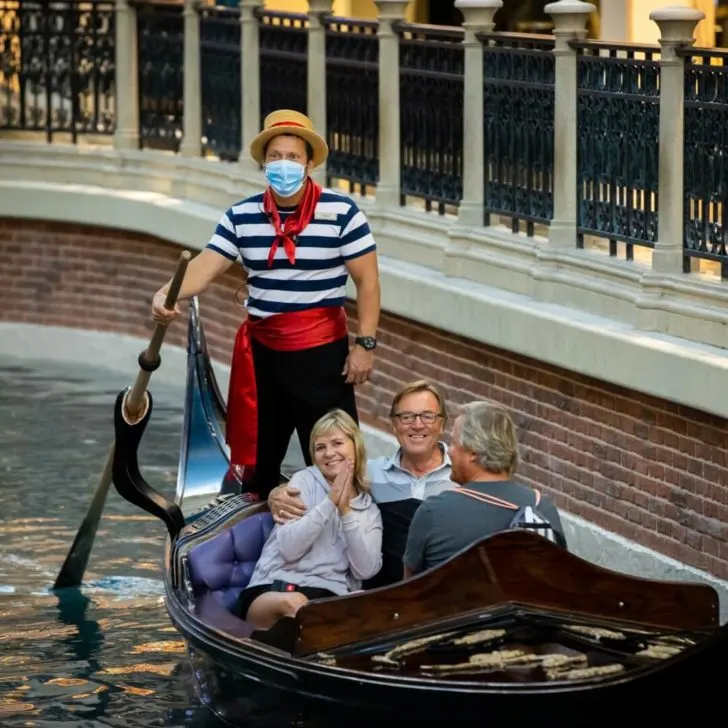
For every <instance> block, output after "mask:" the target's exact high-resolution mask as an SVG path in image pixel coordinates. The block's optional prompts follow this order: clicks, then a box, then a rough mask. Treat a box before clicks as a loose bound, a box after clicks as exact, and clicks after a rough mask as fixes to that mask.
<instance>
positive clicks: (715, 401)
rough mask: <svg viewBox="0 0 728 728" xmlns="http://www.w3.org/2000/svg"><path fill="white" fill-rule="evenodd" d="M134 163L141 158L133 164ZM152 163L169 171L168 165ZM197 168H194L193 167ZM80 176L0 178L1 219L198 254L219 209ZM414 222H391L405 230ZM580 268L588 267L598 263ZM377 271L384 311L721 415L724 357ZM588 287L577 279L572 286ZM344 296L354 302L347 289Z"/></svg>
mask: <svg viewBox="0 0 728 728" xmlns="http://www.w3.org/2000/svg"><path fill="white" fill-rule="evenodd" d="M100 156H101V158H102V160H101V161H103V160H106V159H107V158H108V157H109V156H110V153H109V152H107V151H103V152H102V153H101V155H100ZM158 156H161V155H158ZM94 157H95V155H94ZM138 157H141V154H140V155H137V157H135V158H134V159H135V160H137V158H138ZM97 161H98V160H97ZM142 161H143V160H142ZM158 161H159V164H160V165H162V166H167V165H170V164H171V163H172V162H173V161H174V158H171V157H168V158H165V157H162V159H161V160H158ZM199 166H201V165H200V163H199V162H198V161H197V160H195V161H194V163H193V164H192V167H199ZM82 169H83V168H81V171H82ZM108 172H109V170H106V172H105V177H106V181H107V182H108ZM77 176H78V174H74V175H73V176H69V178H67V179H66V180H65V181H63V182H61V181H56V182H51V181H48V182H41V181H28V182H25V181H14V182H9V181H4V180H0V216H4V217H15V218H31V219H38V218H43V219H47V220H51V221H56V222H67V223H82V224H89V225H99V226H103V227H110V228H118V229H123V230H129V231H133V232H140V233H145V234H149V235H154V236H157V237H160V238H162V239H166V240H169V241H170V242H173V243H176V244H178V245H181V246H185V247H187V248H190V249H193V250H199V249H201V248H202V247H203V246H204V244H205V242H206V241H207V239H208V238H209V236H210V234H211V231H212V229H213V227H214V225H215V223H216V221H217V219H218V217H219V215H220V211H221V208H222V204H221V206H220V207H219V208H215V207H212V206H211V205H208V204H202V203H199V202H192V201H189V200H183V199H180V198H175V197H172V196H170V195H169V194H168V193H167V192H166V191H149V190H144V189H113V188H110V187H102V186H98V185H86V184H79V183H78V182H74V181H73V177H77ZM160 186H163V185H160ZM168 186H169V185H167V187H168ZM41 199H42V204H41V205H39V200H41ZM223 204H224V203H223ZM228 204H229V202H228ZM39 213H40V214H39ZM370 214H371V213H370ZM413 214H415V213H412V212H409V213H407V214H403V215H401V216H397V217H398V218H399V220H400V222H403V221H405V220H406V219H407V218H408V217H409V216H411V215H413ZM385 215H391V213H385ZM371 217H372V225H373V227H374V228H375V231H377V228H378V218H381V217H383V215H382V214H381V213H379V214H377V213H376V211H375V213H374V214H371ZM423 218H425V216H424V215H423V217H422V218H419V222H420V224H421V225H426V224H427V222H429V221H426V220H424V219H423ZM432 224H436V225H438V226H440V225H444V224H445V223H444V222H443V221H433V222H432ZM377 234H378V232H377ZM392 252H396V251H392ZM443 252H444V248H443ZM587 262H588V263H589V265H590V266H591V267H593V266H594V265H596V263H594V262H593V261H587ZM380 264H381V275H382V303H383V307H384V309H385V310H387V311H390V312H392V313H395V314H398V315H400V316H403V317H406V318H409V319H411V320H413V321H417V322H420V323H425V324H428V325H431V326H435V327H438V328H441V329H443V330H446V331H451V332H452V333H455V334H458V335H461V336H464V337H468V338H471V339H473V340H475V341H479V342H482V343H485V344H488V345H491V346H496V347H499V348H502V349H505V350H507V351H511V352H514V353H517V354H521V355H523V356H527V357H530V358H533V359H535V360H538V361H543V362H547V363H550V364H553V365H555V366H560V367H563V368H565V369H567V370H571V371H575V372H578V373H581V374H585V375H588V376H592V377H595V378H597V379H601V380H603V381H606V382H610V383H612V384H616V385H618V386H622V387H625V388H627V389H635V390H637V391H640V392H643V393H645V394H649V395H652V396H654V397H658V398H662V399H667V400H670V401H673V402H677V403H678V404H683V405H686V406H688V407H692V408H696V409H701V410H703V411H705V412H709V413H711V414H715V415H719V416H721V417H728V389H726V388H725V387H724V386H723V382H724V381H725V377H726V374H727V373H728V357H726V356H725V351H724V350H722V349H719V348H717V347H712V346H708V345H704V344H699V343H695V342H691V341H688V340H686V339H679V338H675V337H670V336H667V335H664V334H660V333H653V332H647V331H641V330H639V329H637V328H635V327H634V326H631V325H629V324H627V323H621V322H619V321H616V320H614V319H608V318H605V317H601V316H596V315H592V314H589V313H586V312H584V311H583V310H579V309H578V308H575V307H568V306H564V305H559V304H557V303H553V302H548V301H537V300H534V299H533V298H532V297H529V296H527V295H523V294H517V293H512V292H508V291H506V290H503V289H502V288H500V287H499V288H496V287H494V286H490V285H486V284H484V283H478V282H475V281H472V280H466V279H465V278H456V277H452V276H446V275H445V274H444V273H442V272H440V271H438V270H436V269H435V268H433V267H426V266H423V265H417V264H414V263H409V262H406V261H403V260H401V259H395V258H393V257H391V256H387V255H382V256H381V261H380ZM557 273H558V270H557ZM569 275H570V276H572V277H573V275H574V274H573V273H569ZM657 280H658V281H659V280H660V279H659V278H658V279H657ZM586 281H587V279H586V277H582V278H580V279H578V281H577V282H578V283H580V284H581V283H586ZM661 285H662V284H661ZM349 294H350V295H351V296H352V297H353V296H354V295H355V291H354V289H353V286H351V285H350V287H349ZM676 384H677V385H678V386H676Z"/></svg>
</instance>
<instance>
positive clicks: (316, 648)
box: [113, 301, 728, 728]
mask: <svg viewBox="0 0 728 728" xmlns="http://www.w3.org/2000/svg"><path fill="white" fill-rule="evenodd" d="M125 396H126V391H122V392H120V393H119V395H118V397H117V400H116V405H115V413H114V421H115V434H116V449H115V459H114V464H113V480H114V484H115V487H116V489H117V491H118V492H119V493H120V494H121V495H122V496H123V497H124V498H126V499H127V500H128V501H130V502H132V503H134V504H136V505H137V506H138V507H140V508H142V509H144V510H146V511H148V512H150V513H152V514H154V515H155V516H157V517H158V518H159V519H160V520H162V521H163V522H164V523H165V525H166V527H167V530H168V539H167V542H166V548H165V552H164V584H165V594H166V607H167V611H168V614H169V617H170V619H171V622H172V624H173V625H174V627H175V628H176V629H177V630H178V631H179V633H180V634H181V635H182V637H183V639H184V640H185V642H186V644H187V646H188V652H189V659H190V661H191V664H192V668H193V674H194V675H195V679H196V682H197V689H198V692H199V694H200V697H201V699H202V700H203V701H204V702H206V703H207V704H208V705H209V707H210V708H211V709H212V710H213V711H215V712H216V713H217V714H218V715H219V716H220V717H222V718H223V719H225V720H226V721H228V722H230V723H233V724H236V723H245V724H246V725H247V724H248V722H247V721H248V720H249V719H250V717H251V715H254V714H256V711H257V713H258V714H261V713H265V712H266V711H269V712H270V711H273V712H274V713H276V715H278V713H277V712H276V711H288V712H289V713H290V712H291V711H294V712H295V714H296V715H297V716H299V717H300V716H301V715H303V716H305V717H307V718H308V719H309V720H310V721H314V723H313V724H316V725H319V724H325V725H338V724H340V723H341V721H342V720H343V721H345V723H346V724H347V725H354V724H361V725H368V726H372V725H374V722H375V721H377V722H378V723H379V724H380V725H381V724H387V725H394V724H395V723H396V724H397V725H401V724H402V722H403V721H406V722H409V721H417V722H422V721H424V722H425V725H432V724H434V723H435V721H437V722H438V723H439V722H440V721H442V720H448V721H451V722H454V723H455V724H457V725H469V724H472V725H475V724H478V725H482V724H487V725H489V726H491V728H501V727H502V726H508V727H509V728H512V726H514V725H515V726H523V725H531V724H533V725H539V726H558V727H559V728H581V727H583V726H592V725H593V724H594V722H595V721H597V722H599V723H600V724H601V723H602V722H603V723H604V724H605V725H610V724H611V725H621V726H635V727H636V726H638V725H639V726H642V724H643V723H644V721H645V720H649V721H651V723H652V724H655V723H656V722H659V721H661V720H664V721H666V722H667V721H670V723H669V724H670V725H672V724H676V721H679V722H680V723H682V721H683V720H684V719H689V718H688V715H689V714H691V713H693V712H694V711H696V710H697V709H698V708H699V709H700V711H701V712H710V711H711V710H713V709H715V710H716V711H721V712H722V699H721V697H722V694H721V685H720V683H722V680H723V678H722V671H723V669H725V665H726V660H727V658H728V626H723V627H720V626H719V604H718V595H717V593H716V591H715V590H714V589H713V588H712V587H710V586H708V585H704V584H697V583H686V582H666V581H656V580H648V579H642V578H637V577H633V576H627V575H624V574H620V573H617V572H614V571H610V570H607V569H604V568H601V567H599V566H596V565H594V564H592V563H590V562H588V561H586V560H583V559H582V558H580V557H578V556H576V555H575V554H573V553H569V552H568V551H566V550H565V549H562V548H560V547H559V546H556V545H554V544H552V543H551V542H549V541H548V540H546V539H544V538H543V537H541V536H539V535H536V534H534V533H528V532H525V531H508V532H505V533H501V534H496V535H494V536H491V537H490V538H488V539H485V540H483V541H482V542H480V543H478V544H475V545H473V546H472V547H470V548H468V549H466V550H465V551H463V552H461V553H460V554H458V555H457V556H455V557H454V558H453V559H451V560H450V561H449V562H447V563H445V564H443V565H441V566H439V567H437V568H435V569H432V570H430V571H428V572H425V573H424V574H421V575H419V576H417V577H415V578H412V579H410V580H407V581H405V582H399V583H396V584H394V585H392V586H386V587H380V588H376V589H372V590H369V591H361V592H356V593H353V594H349V595H347V596H343V597H336V598H330V599H323V600H316V601H312V602H309V603H308V604H307V605H306V606H305V607H303V608H302V609H301V610H300V611H299V612H298V614H297V616H296V617H295V618H292V619H284V620H281V621H280V622H278V623H277V624H276V625H275V626H274V627H273V628H272V629H270V630H268V631H257V632H256V631H254V630H253V629H252V628H251V626H250V625H248V624H247V623H246V622H245V621H243V620H241V619H239V618H238V617H237V616H235V615H234V614H233V612H232V611H231V608H232V607H233V605H234V603H235V600H236V597H237V595H238V593H239V592H240V590H241V589H242V588H243V587H244V585H245V584H246V583H247V580H248V579H249V578H250V575H251V574H252V571H253V568H254V566H255V563H256V559H257V558H258V556H259V554H260V552H261V549H262V547H263V544H264V542H265V539H266V538H267V537H268V536H269V534H270V533H271V531H272V529H273V527H274V524H273V521H272V517H271V514H270V512H269V511H268V508H267V504H266V503H264V502H258V501H257V500H255V499H254V498H252V497H251V495H250V494H248V493H245V492H244V491H245V480H246V476H245V473H237V474H235V473H234V474H233V475H231V471H230V468H229V461H228V451H227V447H226V446H225V442H224V419H225V405H224V403H223V401H222V397H221V395H220V392H219V390H218V388H217V384H216V381H215V376H214V373H213V369H212V366H211V363H210V359H209V356H208V353H207V349H206V345H205V339H204V333H203V329H202V325H201V322H200V316H199V309H198V305H197V302H196V301H193V302H192V303H191V308H190V317H189V330H188V379H187V391H186V402H185V419H184V427H183V434H182V443H181V450H180V468H179V482H178V487H177V495H176V499H175V500H176V502H172V501H170V500H169V499H167V498H166V497H164V496H163V495H162V494H160V493H158V492H157V491H155V490H154V489H153V488H152V487H151V486H150V485H149V484H148V483H147V482H146V481H145V479H144V477H143V476H142V474H141V473H140V470H139V466H138V460H137V452H138V448H139V444H140V442H141V439H142V437H143V434H144V431H145V429H146V427H147V425H148V423H149V420H150V417H151V415H152V408H153V402H152V398H151V396H149V397H148V402H147V405H148V406H147V407H146V412H145V413H144V416H143V417H142V419H140V420H139V421H137V422H135V423H131V422H128V421H127V419H126V417H125V411H124V397H125ZM282 477H284V476H282ZM190 497H192V498H193V500H194V499H198V500H199V499H200V498H203V499H205V498H206V499H207V503H206V505H205V506H204V507H202V508H200V509H198V510H197V511H196V512H194V513H190V514H189V515H187V516H185V515H183V510H182V507H184V508H187V506H186V504H187V503H188V502H191V501H189V500H188V499H189V498H190ZM181 505H182V507H180V506H181ZM679 713H683V714H684V718H683V717H679ZM719 714H720V713H719ZM316 721H319V722H322V723H319V722H316ZM273 724H274V725H279V726H280V725H283V723H282V722H281V719H280V718H276V722H274V723H273Z"/></svg>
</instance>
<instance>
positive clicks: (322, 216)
mask: <svg viewBox="0 0 728 728" xmlns="http://www.w3.org/2000/svg"><path fill="white" fill-rule="evenodd" d="M337 217H338V215H337V214H336V213H335V212H317V213H316V214H315V215H314V217H313V219H314V220H336V218H337Z"/></svg>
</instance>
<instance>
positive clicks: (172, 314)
mask: <svg viewBox="0 0 728 728" xmlns="http://www.w3.org/2000/svg"><path fill="white" fill-rule="evenodd" d="M166 298H167V294H166V293H164V292H163V291H157V292H156V293H155V294H154V298H153V299H152V319H154V321H155V322H156V323H158V324H162V326H167V325H168V324H170V323H171V322H172V321H173V320H174V319H175V318H177V316H179V315H180V314H181V313H182V311H180V309H179V306H177V304H175V306H174V308H173V309H172V310H170V309H168V308H165V307H164V301H165V299H166Z"/></svg>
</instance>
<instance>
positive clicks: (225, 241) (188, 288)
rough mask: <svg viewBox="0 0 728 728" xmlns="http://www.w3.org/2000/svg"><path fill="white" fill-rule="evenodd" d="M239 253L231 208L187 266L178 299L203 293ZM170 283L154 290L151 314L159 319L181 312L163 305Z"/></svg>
mask: <svg viewBox="0 0 728 728" xmlns="http://www.w3.org/2000/svg"><path fill="white" fill-rule="evenodd" d="M237 257H238V237H237V234H236V232H235V226H234V225H233V223H232V220H231V219H230V210H228V211H226V212H224V213H223V214H222V215H221V217H220V220H219V221H218V223H217V226H216V227H215V231H214V232H213V234H212V237H211V238H210V240H209V242H208V243H207V246H206V247H205V248H204V250H202V251H201V252H200V253H199V254H198V255H196V256H195V257H194V258H193V259H192V260H191V261H190V263H189V265H188V266H187V271H186V273H185V278H184V281H183V282H182V287H181V288H180V292H179V296H178V297H177V300H178V301H185V300H187V299H188V298H193V297H194V296H198V295H200V294H201V293H203V292H204V291H205V290H206V289H207V287H208V286H209V285H210V283H212V281H214V280H215V278H217V277H218V276H220V275H222V274H223V273H224V272H225V271H226V270H228V268H230V266H231V265H232V264H233V263H234V262H235V261H236V260H237ZM171 284H172V280H171V279H170V280H169V281H168V282H167V283H166V284H165V285H164V286H162V288H160V289H159V290H158V291H157V292H156V293H155V294H154V302H153V304H152V314H153V317H154V319H155V320H157V321H159V323H169V322H170V321H171V320H172V319H173V318H174V317H175V316H176V315H177V314H178V313H179V309H178V308H177V307H176V306H175V310H174V311H173V312H171V311H170V312H168V313H167V309H165V308H164V299H165V298H166V297H167V291H168V290H169V287H170V285H171Z"/></svg>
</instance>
